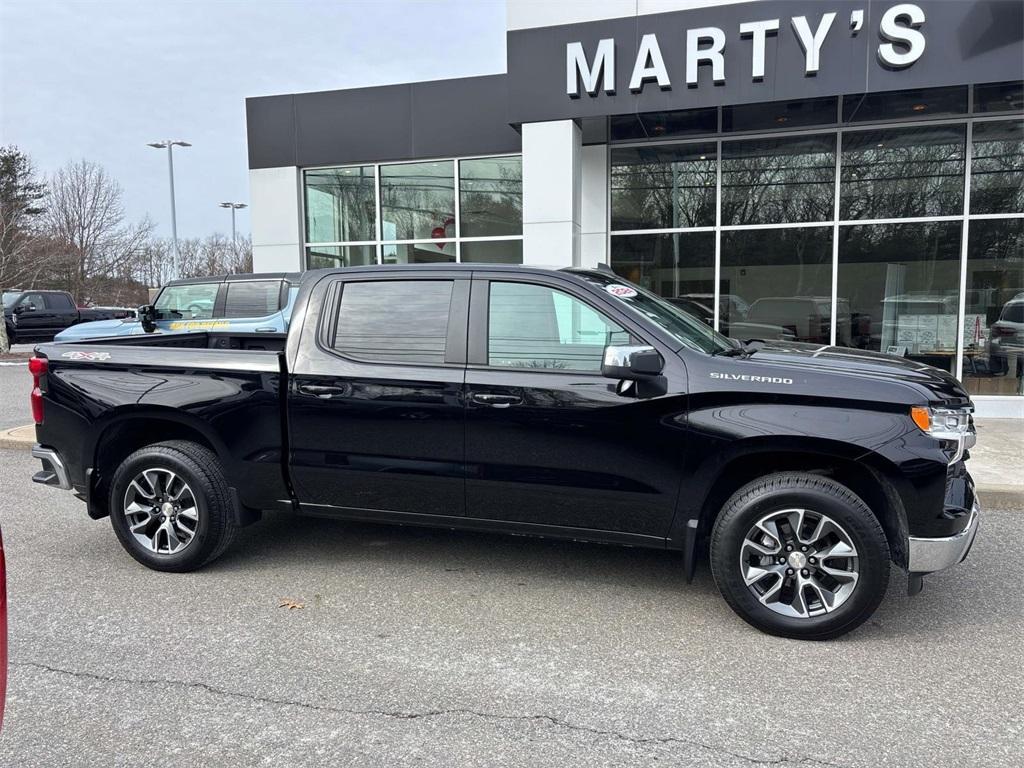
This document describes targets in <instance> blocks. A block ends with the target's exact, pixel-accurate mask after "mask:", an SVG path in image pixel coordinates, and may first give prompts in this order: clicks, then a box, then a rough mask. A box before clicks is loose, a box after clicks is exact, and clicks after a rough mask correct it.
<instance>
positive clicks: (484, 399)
mask: <svg viewBox="0 0 1024 768" xmlns="http://www.w3.org/2000/svg"><path fill="white" fill-rule="evenodd" d="M470 399H471V400H472V401H473V402H474V403H477V404H479V405H489V406H490V407H491V408H508V407H509V406H510V405H519V404H520V403H522V402H523V398H522V397H521V396H520V395H502V394H498V393H497V392H474V393H473V394H472V395H470Z"/></svg>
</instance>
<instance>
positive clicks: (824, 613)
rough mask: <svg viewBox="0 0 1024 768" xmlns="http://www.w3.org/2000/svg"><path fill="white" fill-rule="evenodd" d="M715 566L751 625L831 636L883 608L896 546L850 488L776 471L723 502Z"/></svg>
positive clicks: (713, 557) (717, 526) (714, 551)
mask: <svg viewBox="0 0 1024 768" xmlns="http://www.w3.org/2000/svg"><path fill="white" fill-rule="evenodd" d="M711 570H712V573H713V574H714V577H715V583H716V584H717V585H718V588H719V590H720V591H721V592H722V595H723V596H724V597H725V599H726V601H727V602H728V603H729V605H730V607H732V609H733V610H734V611H736V613H737V614H739V616H740V617H742V618H743V619H744V620H745V621H747V622H748V623H749V624H751V625H753V626H755V627H757V628H758V629H760V630H762V631H764V632H768V633H770V634H773V635H781V636H783V637H792V638H798V639H805V640H826V639H829V638H833V637H838V636H839V635H842V634H845V633H846V632H849V631H851V630H852V629H854V628H856V627H857V626H859V625H860V624H862V623H863V622H864V621H866V620H867V619H868V618H869V617H870V616H871V614H872V613H874V611H875V609H876V608H877V607H878V604H879V603H880V602H881V601H882V598H883V597H884V596H885V591H886V589H887V587H888V584H889V547H888V543H887V541H886V538H885V532H884V531H883V530H882V527H881V525H880V524H879V522H878V519H877V518H876V517H875V516H874V514H872V512H871V510H870V509H869V508H868V506H867V505H866V504H865V503H864V502H863V501H862V500H861V499H860V498H859V497H858V496H857V495H856V494H854V493H853V492H852V491H851V490H850V489H849V488H847V487H845V486H844V485H842V484H840V483H837V482H836V481H834V480H832V479H830V478H826V477H821V476H818V475H811V474H804V473H785V474H776V475H769V476H767V477H763V478H760V479H758V480H755V481H753V482H751V483H748V484H747V485H745V486H744V487H743V488H740V489H739V490H738V491H736V493H734V494H733V495H732V497H731V498H730V499H729V500H728V501H727V502H726V503H725V506H723V507H722V511H721V512H720V514H719V516H718V519H717V520H716V522H715V527H714V530H713V532H712V536H711Z"/></svg>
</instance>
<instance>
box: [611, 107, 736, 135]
mask: <svg viewBox="0 0 1024 768" xmlns="http://www.w3.org/2000/svg"><path fill="white" fill-rule="evenodd" d="M608 123H609V132H610V137H611V140H612V141H630V140H632V139H667V138H669V137H671V136H694V135H699V134H702V133H715V132H717V131H718V109H716V108H715V107H710V108H707V109H689V110H683V111H679V112H644V113H642V114H639V115H615V116H612V117H610V118H609V119H608Z"/></svg>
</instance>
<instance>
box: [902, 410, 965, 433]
mask: <svg viewBox="0 0 1024 768" xmlns="http://www.w3.org/2000/svg"><path fill="white" fill-rule="evenodd" d="M910 417H911V418H912V419H913V420H914V423H915V424H917V426H918V427H919V428H920V429H921V431H922V432H927V433H928V434H929V435H931V436H932V437H934V438H937V439H939V440H959V439H960V438H961V437H962V436H964V435H966V434H968V433H969V432H973V431H974V422H973V420H972V419H971V409H970V408H927V407H923V406H915V407H913V408H911V409H910Z"/></svg>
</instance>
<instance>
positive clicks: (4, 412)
mask: <svg viewBox="0 0 1024 768" xmlns="http://www.w3.org/2000/svg"><path fill="white" fill-rule="evenodd" d="M14 351H16V352H31V351H32V347H31V346H29V345H28V344H19V345H16V346H15V347H14ZM31 389H32V377H31V376H30V375H29V372H28V361H27V360H21V361H20V362H18V361H0V430H4V429H10V428H12V427H20V426H21V425H23V424H31V423H32V410H31V407H30V405H29V401H28V395H29V392H30V391H31Z"/></svg>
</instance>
